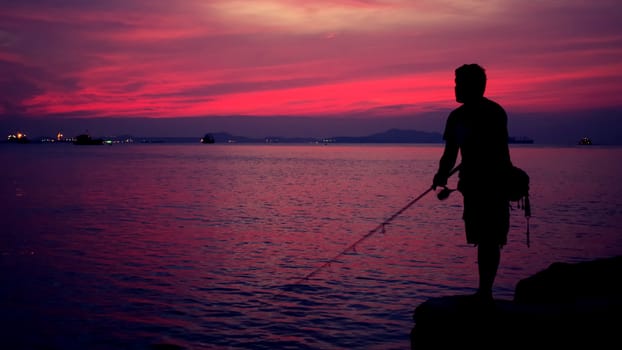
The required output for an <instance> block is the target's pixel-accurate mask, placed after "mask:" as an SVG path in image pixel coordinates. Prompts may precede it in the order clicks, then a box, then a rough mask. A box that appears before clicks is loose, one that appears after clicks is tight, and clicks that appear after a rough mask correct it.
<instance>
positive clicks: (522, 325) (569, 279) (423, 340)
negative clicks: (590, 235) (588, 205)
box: [411, 256, 622, 350]
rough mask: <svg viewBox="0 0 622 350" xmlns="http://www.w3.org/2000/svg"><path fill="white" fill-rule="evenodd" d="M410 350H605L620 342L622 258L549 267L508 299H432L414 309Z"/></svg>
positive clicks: (525, 280) (522, 283)
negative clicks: (528, 349)
mask: <svg viewBox="0 0 622 350" xmlns="http://www.w3.org/2000/svg"><path fill="white" fill-rule="evenodd" d="M414 321H415V327H414V328H413V330H412V332H411V348H412V349H416V350H427V349H446V348H447V349H449V348H450V347H454V346H458V347H460V348H463V349H470V348H480V349H482V348H496V349H527V348H529V347H534V348H542V347H551V348H556V349H562V348H573V349H610V348H619V346H621V343H622V338H621V335H622V334H620V332H622V256H620V257H613V258H606V259H598V260H594V261H588V262H581V263H574V264H570V263H554V264H552V265H551V266H550V267H548V268H547V269H545V270H543V271H541V272H538V273H537V274H535V275H533V276H531V277H528V278H526V279H524V280H521V281H520V282H519V283H518V284H517V286H516V290H515V294H514V300H495V301H493V302H489V303H486V302H482V301H480V300H477V299H476V298H474V297H472V296H447V297H440V298H432V299H430V300H428V301H426V302H424V303H422V304H421V305H420V306H418V307H417V308H416V309H415V312H414Z"/></svg>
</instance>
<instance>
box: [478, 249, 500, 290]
mask: <svg viewBox="0 0 622 350" xmlns="http://www.w3.org/2000/svg"><path fill="white" fill-rule="evenodd" d="M500 259H501V248H500V247H499V245H498V244H496V243H480V244H478V246H477V266H478V270H479V289H478V291H477V293H478V294H479V295H480V296H482V297H484V298H490V299H492V286H493V284H494V282H495V277H496V276H497V269H498V268H499V261H500Z"/></svg>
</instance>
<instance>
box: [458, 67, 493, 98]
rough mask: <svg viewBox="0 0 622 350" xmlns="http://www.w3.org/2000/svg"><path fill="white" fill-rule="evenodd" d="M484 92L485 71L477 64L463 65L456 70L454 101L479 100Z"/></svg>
mask: <svg viewBox="0 0 622 350" xmlns="http://www.w3.org/2000/svg"><path fill="white" fill-rule="evenodd" d="M485 90H486V71H484V68H482V67H481V66H479V65H478V64H464V65H462V66H460V67H458V68H457V69H456V87H455V92H456V101H458V102H460V103H466V102H469V101H473V100H477V99H480V98H481V97H482V96H484V91H485Z"/></svg>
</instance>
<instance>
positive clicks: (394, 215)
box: [294, 165, 460, 284]
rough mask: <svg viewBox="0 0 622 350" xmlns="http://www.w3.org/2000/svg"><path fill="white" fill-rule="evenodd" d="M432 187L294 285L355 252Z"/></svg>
mask: <svg viewBox="0 0 622 350" xmlns="http://www.w3.org/2000/svg"><path fill="white" fill-rule="evenodd" d="M458 170H460V165H458V166H456V167H455V168H453V169H452V170H451V171H450V172H449V174H447V178H450V177H451V176H452V175H453V174H454V173H456V172H457V171H458ZM434 188H435V187H434V185H432V186H430V188H428V189H427V190H425V191H424V192H423V193H421V194H420V195H419V196H417V198H415V199H413V200H411V201H410V202H408V204H406V205H405V206H404V207H402V209H400V210H398V211H396V212H395V213H394V214H393V215H391V216H389V217H388V218H387V219H385V220H384V221H383V222H381V223H380V224H378V226H376V227H375V228H374V229H372V230H370V231H369V232H367V233H366V234H365V235H364V236H362V237H361V238H359V239H358V240H356V241H355V242H354V243H352V244H350V245H349V246H348V247H347V248H346V249H344V250H342V251H341V252H340V253H339V254H337V255H335V257H333V258H332V259H330V260H328V261H326V262H325V263H323V264H322V265H320V266H319V267H317V268H316V269H315V270H313V271H311V272H310V273H308V274H307V275H306V276H304V277H302V278H300V279H298V280H297V281H296V283H294V284H299V283H300V282H302V281H304V280H307V279H309V278H311V277H313V276H314V275H315V274H317V273H318V272H320V271H321V270H323V269H324V268H325V267H327V266H329V265H330V264H332V263H333V262H335V261H337V259H339V258H340V257H341V256H342V255H344V254H345V253H347V252H348V251H350V250H355V249H354V247H356V246H357V245H358V244H359V243H361V242H363V241H364V240H366V239H368V238H369V237H371V236H372V235H373V234H374V233H376V232H379V231H381V232H384V227H385V226H386V225H388V224H389V223H390V222H391V221H393V220H394V219H395V218H397V217H398V216H400V215H401V214H402V213H403V212H405V211H406V209H408V208H410V207H411V206H412V205H413V204H415V203H417V202H418V201H419V200H420V199H421V198H423V197H425V195H427V194H428V193H430V192H431V191H433V190H434ZM453 191H454V190H451V189H448V188H447V187H444V188H443V190H442V191H441V192H440V193H439V194H438V198H439V199H445V198H447V197H449V194H450V193H451V192H453Z"/></svg>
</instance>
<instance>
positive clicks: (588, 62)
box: [0, 0, 622, 118]
mask: <svg viewBox="0 0 622 350" xmlns="http://www.w3.org/2000/svg"><path fill="white" fill-rule="evenodd" d="M70 3H72V2H69V3H68V4H67V5H59V4H58V2H57V1H51V0H43V1H36V2H35V1H15V2H6V3H5V4H3V11H2V13H0V23H1V24H0V72H1V73H2V74H0V80H1V86H2V90H1V91H0V92H1V93H0V96H1V97H0V99H1V102H2V103H1V104H0V116H3V117H11V116H22V117H29V116H31V117H42V116H63V117H79V118H90V117H111V116H115V117H126V116H133V117H152V118H153V117H155V118H172V117H180V116H183V117H193V116H196V117H198V116H214V115H248V116H279V115H281V116H291V115H298V116H326V117H328V116H339V115H349V114H351V113H358V114H365V112H366V111H373V110H376V111H377V110H388V109H392V110H395V109H394V107H396V106H398V107H399V108H398V109H399V110H400V111H402V113H405V114H409V115H416V113H417V112H422V111H428V110H439V109H442V110H445V109H449V108H452V107H453V106H455V101H454V98H453V70H454V69H455V68H456V67H457V66H459V65H461V64H463V63H472V62H477V63H480V64H482V65H483V66H484V67H485V68H486V69H487V71H488V72H489V80H490V82H489V86H488V91H487V94H488V95H489V96H491V97H493V98H495V99H497V100H499V101H500V102H502V103H503V105H504V106H507V107H509V108H510V109H512V110H515V111H524V112H542V111H564V110H590V109H594V108H618V107H620V105H621V103H620V98H619V95H620V92H622V64H621V63H620V62H622V27H620V25H619V23H621V21H622V6H621V5H620V4H619V1H613V0H611V1H609V0H599V1H594V2H585V1H578V0H576V1H575V0H571V1H564V2H558V1H550V2H537V3H534V2H523V1H514V0H495V1H485V2H483V1H481V2H480V1H477V2H469V3H468V4H467V3H465V2H463V1H452V0H445V1H416V2H414V1H407V0H391V1H390V0H385V1H382V0H376V1H362V0H358V1H357V0H322V1H315V2H312V3H309V2H307V1H298V0H262V1H241V0H234V1H199V0H185V1H176V2H171V1H164V0H156V1H147V0H127V1H105V2H103V1H102V2H100V1H92V2H75V3H73V4H70ZM370 113H371V112H370ZM370 115H371V114H370ZM376 117H382V116H376Z"/></svg>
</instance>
